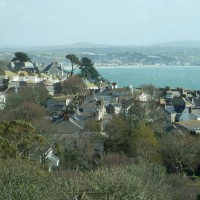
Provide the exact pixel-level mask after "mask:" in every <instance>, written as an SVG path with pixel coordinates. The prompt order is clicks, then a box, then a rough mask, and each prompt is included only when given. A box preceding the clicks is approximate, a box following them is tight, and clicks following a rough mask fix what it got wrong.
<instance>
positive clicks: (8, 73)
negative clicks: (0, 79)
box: [0, 70, 17, 76]
mask: <svg viewBox="0 0 200 200" xmlns="http://www.w3.org/2000/svg"><path fill="white" fill-rule="evenodd" d="M0 75H5V76H17V74H16V73H14V72H12V71H9V70H5V71H1V72H0Z"/></svg>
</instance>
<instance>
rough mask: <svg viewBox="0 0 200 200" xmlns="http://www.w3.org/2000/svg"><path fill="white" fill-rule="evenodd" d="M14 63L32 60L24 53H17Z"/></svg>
mask: <svg viewBox="0 0 200 200" xmlns="http://www.w3.org/2000/svg"><path fill="white" fill-rule="evenodd" d="M12 61H13V62H15V61H19V62H30V61H31V59H30V58H29V56H28V55H27V54H26V53H23V52H16V53H15V57H14V58H13V59H12Z"/></svg>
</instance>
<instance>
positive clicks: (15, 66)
mask: <svg viewBox="0 0 200 200" xmlns="http://www.w3.org/2000/svg"><path fill="white" fill-rule="evenodd" d="M8 67H9V68H10V69H11V70H14V71H19V70H24V71H27V72H34V68H35V66H34V64H33V63H32V62H19V61H15V62H10V64H9V66H8Z"/></svg>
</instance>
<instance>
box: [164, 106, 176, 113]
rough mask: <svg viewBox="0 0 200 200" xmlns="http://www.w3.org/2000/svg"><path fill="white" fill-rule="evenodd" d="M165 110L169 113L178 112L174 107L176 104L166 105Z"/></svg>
mask: <svg viewBox="0 0 200 200" xmlns="http://www.w3.org/2000/svg"><path fill="white" fill-rule="evenodd" d="M165 110H166V111H167V112H168V113H169V114H176V113H177V112H176V111H175V109H174V106H166V107H165Z"/></svg>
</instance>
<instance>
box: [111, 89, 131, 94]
mask: <svg viewBox="0 0 200 200" xmlns="http://www.w3.org/2000/svg"><path fill="white" fill-rule="evenodd" d="M111 94H112V96H127V95H130V94H132V90H131V88H115V89H112V90H111Z"/></svg>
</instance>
